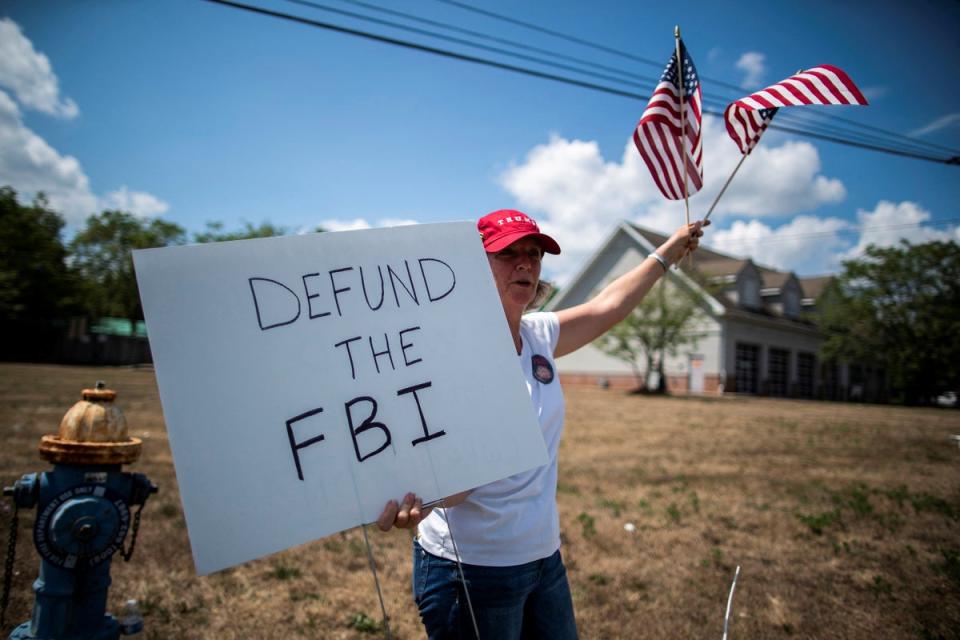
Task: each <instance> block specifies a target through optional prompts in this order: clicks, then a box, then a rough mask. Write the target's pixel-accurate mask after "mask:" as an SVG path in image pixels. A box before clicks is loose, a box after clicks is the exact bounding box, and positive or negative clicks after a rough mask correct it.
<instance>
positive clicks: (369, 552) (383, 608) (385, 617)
mask: <svg viewBox="0 0 960 640" xmlns="http://www.w3.org/2000/svg"><path fill="white" fill-rule="evenodd" d="M360 530H361V531H363V541H364V542H365V543H366V545H367V560H369V562H370V571H372V572H373V582H374V584H375V585H377V598H379V599H380V611H381V613H383V633H384V635H386V637H387V640H390V639H391V638H392V637H393V636H392V635H391V634H390V616H388V615H387V607H386V606H384V604H383V592H382V591H381V590H380V578H379V577H378V576H377V563H376V562H375V561H374V559H373V550H372V549H371V548H370V538H368V537H367V525H365V524H361V525H360Z"/></svg>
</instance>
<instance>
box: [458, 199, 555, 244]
mask: <svg viewBox="0 0 960 640" xmlns="http://www.w3.org/2000/svg"><path fill="white" fill-rule="evenodd" d="M477 229H478V230H479V231H480V235H481V236H482V237H483V248H484V249H486V251H487V253H496V252H497V251H500V250H501V249H505V248H506V247H508V246H510V245H511V244H513V243H514V242H516V241H517V240H519V239H521V238H526V237H527V236H534V237H535V238H536V239H537V240H539V241H540V246H541V247H542V248H543V250H544V251H546V252H547V253H553V254H557V253H560V245H559V244H557V241H556V240H554V239H553V238H551V237H550V236H548V235H547V234H545V233H540V227H538V226H537V221H536V220H534V219H533V218H531V217H530V216H528V215H527V214H525V213H523V212H522V211H514V210H513V209H500V210H499V211H494V212H493V213H488V214H487V215H485V216H483V217H482V218H480V219H479V220H477Z"/></svg>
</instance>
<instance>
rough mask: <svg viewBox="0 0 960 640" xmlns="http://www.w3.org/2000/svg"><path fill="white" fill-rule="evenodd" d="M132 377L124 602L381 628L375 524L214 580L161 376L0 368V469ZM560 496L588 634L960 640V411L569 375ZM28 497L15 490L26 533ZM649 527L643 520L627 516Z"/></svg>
mask: <svg viewBox="0 0 960 640" xmlns="http://www.w3.org/2000/svg"><path fill="white" fill-rule="evenodd" d="M97 379H104V380H106V381H107V382H108V383H109V386H111V387H112V388H114V389H116V390H117V391H118V392H119V394H120V395H119V397H118V404H119V405H120V406H121V407H122V408H123V410H124V412H125V413H126V416H127V420H128V423H129V424H130V426H131V432H132V434H133V435H137V436H142V437H143V438H144V440H145V454H144V456H143V458H142V459H141V460H140V461H139V462H138V463H136V464H135V465H133V466H132V467H131V468H130V470H133V471H140V472H142V473H146V474H147V475H148V476H149V477H150V478H151V479H152V480H153V481H154V482H155V483H156V484H158V485H159V486H160V493H159V494H158V495H156V496H154V497H152V498H151V499H150V501H149V502H148V504H147V507H146V509H145V510H144V515H143V522H142V525H141V530H140V538H139V541H138V543H137V551H136V554H135V555H134V557H133V559H132V561H131V562H130V563H124V562H123V561H122V560H121V559H120V558H119V557H115V560H114V564H113V586H112V588H111V592H110V603H111V607H110V608H111V610H112V611H117V610H118V609H119V608H120V605H121V603H122V602H123V601H124V600H125V599H126V598H137V599H138V600H140V602H141V604H142V607H143V611H144V614H145V620H146V627H147V629H146V633H145V636H146V637H147V638H157V639H160V638H162V639H167V638H211V639H213V638H217V639H226V640H228V639H234V638H237V639H239V638H256V639H259V638H372V637H382V635H383V634H382V631H380V630H379V624H378V621H379V605H378V604H377V599H376V593H375V591H374V586H373V579H372V577H371V575H370V572H369V569H368V567H367V560H366V554H365V550H364V546H363V538H362V535H361V533H360V531H359V530H354V531H349V532H346V533H343V534H339V535H335V536H331V537H330V538H327V539H325V540H320V541H317V542H314V543H311V544H308V545H305V546H302V547H299V548H296V549H293V550H290V551H287V552H284V553H281V554H278V555H275V556H272V557H269V558H265V559H262V560H259V561H256V562H252V563H249V564H247V565H244V566H241V567H236V568H234V569H230V570H227V571H223V572H220V573H218V574H215V575H212V576H209V577H204V578H198V577H197V576H196V575H195V574H194V572H193V567H192V562H191V559H190V551H189V542H188V539H187V533H186V528H185V525H184V520H183V516H182V513H181V509H180V500H179V497H178V493H177V484H176V478H175V476H174V471H173V464H172V460H171V455H170V449H169V447H168V444H167V439H166V432H165V430H164V425H163V419H162V415H161V411H160V402H159V398H158V394H157V389H156V385H155V381H154V376H153V372H152V371H150V370H149V369H141V370H135V369H127V368H79V367H53V366H31V365H0V427H2V429H3V436H4V439H3V442H4V446H3V447H2V449H0V471H2V474H0V480H2V481H3V482H4V484H5V485H9V484H12V483H13V482H14V481H15V480H16V479H17V478H18V477H19V476H20V475H21V474H22V473H27V472H31V471H41V470H43V469H45V468H46V465H45V463H44V462H43V461H42V460H41V459H40V458H39V457H38V455H37V454H36V445H37V442H38V440H39V438H40V436H41V435H44V434H47V433H55V432H56V430H57V427H58V425H59V422H60V418H61V417H62V415H63V413H64V412H65V411H66V410H67V408H69V407H70V406H71V405H72V404H73V403H74V402H75V401H76V400H77V399H78V398H79V393H80V389H81V388H82V387H86V386H91V385H92V384H93V382H94V381H95V380H97ZM567 404H568V417H567V433H566V435H565V440H564V443H563V446H562V448H561V460H560V486H559V493H558V497H559V502H560V510H561V518H562V529H563V532H564V533H563V536H564V548H563V552H564V555H565V558H566V561H567V566H568V569H569V571H570V580H571V586H572V588H573V594H574V601H575V605H576V610H577V618H578V622H579V627H580V631H581V636H582V637H583V638H587V639H590V638H720V636H721V634H722V628H723V613H724V609H725V606H726V597H727V591H728V589H729V586H730V580H731V578H732V576H733V572H734V568H735V566H736V565H741V567H742V569H741V576H740V582H739V584H738V588H737V593H736V596H735V600H734V618H733V621H732V623H731V637H732V638H736V639H742V638H750V639H757V638H871V639H874V638H958V637H960V449H958V447H957V445H956V444H955V443H952V442H951V441H950V440H949V436H950V435H951V434H960V411H955V410H936V409H905V408H900V407H884V406H860V405H842V404H827V403H818V402H800V401H785V400H767V399H753V398H750V399H747V398H743V399H741V398H732V399H727V398H724V399H693V398H648V397H641V396H630V395H625V394H623V393H621V392H616V391H603V390H600V389H583V388H571V389H568V390H567ZM9 513H10V500H9V498H7V499H5V501H4V503H3V512H2V514H3V518H2V520H3V528H2V529H0V536H2V538H0V539H2V540H6V539H7V530H8V526H9ZM33 516H34V513H33V512H23V513H22V514H21V518H20V528H19V549H18V554H17V562H16V574H15V576H14V586H13V592H12V596H11V601H10V606H9V609H8V612H7V621H8V623H7V628H5V629H3V630H2V633H3V635H4V637H5V635H6V634H8V633H9V631H10V628H11V627H12V626H13V625H14V624H17V623H19V622H21V621H23V620H26V619H27V618H28V617H29V615H30V606H31V603H32V591H31V589H30V586H31V583H32V581H33V579H34V578H35V577H36V571H37V567H38V556H37V554H36V551H35V550H34V549H33V546H32V539H31V528H32V524H33ZM626 523H633V524H634V525H635V530H634V531H632V532H631V531H628V530H626V529H625V528H624V525H625V524H626ZM370 536H371V541H372V542H373V545H374V547H375V554H376V557H377V561H378V565H379V568H380V575H381V580H382V582H383V587H384V595H385V598H386V605H387V608H388V611H389V613H390V616H391V620H392V627H393V631H394V635H395V637H398V638H420V637H423V633H422V631H421V629H420V627H419V623H418V618H417V614H416V609H415V607H414V605H413V603H412V600H411V596H410V588H409V582H410V559H409V555H410V538H409V535H408V534H407V533H405V532H397V531H394V532H391V533H389V534H382V533H380V532H379V531H376V530H375V528H371V529H370Z"/></svg>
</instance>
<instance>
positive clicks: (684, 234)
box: [553, 220, 710, 358]
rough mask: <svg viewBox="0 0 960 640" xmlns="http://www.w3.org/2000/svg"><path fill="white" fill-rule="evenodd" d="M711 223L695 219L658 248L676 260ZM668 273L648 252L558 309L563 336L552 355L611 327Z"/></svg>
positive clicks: (668, 261)
mask: <svg viewBox="0 0 960 640" xmlns="http://www.w3.org/2000/svg"><path fill="white" fill-rule="evenodd" d="M709 224H710V221H709V220H708V221H707V222H706V224H702V223H701V222H694V223H691V224H689V225H683V226H682V227H680V228H679V229H677V231H676V232H675V233H674V234H673V235H672V236H670V238H668V239H667V241H666V242H664V243H663V244H662V245H660V246H659V247H658V248H657V250H656V253H657V254H658V255H659V256H660V257H661V258H663V260H664V261H665V262H666V264H667V265H672V264H676V263H677V262H679V261H680V260H681V259H682V258H683V257H684V256H685V255H686V254H687V253H689V252H691V251H693V250H694V249H696V248H697V245H698V244H699V242H700V236H702V235H703V231H702V230H701V226H706V225H709ZM665 273H666V267H665V266H664V265H661V264H660V262H659V261H657V260H656V259H655V258H654V257H653V256H652V255H651V256H648V257H647V258H646V259H645V260H644V261H643V262H641V263H640V264H639V265H637V266H636V267H634V268H633V269H631V270H630V271H628V272H627V273H625V274H623V275H622V276H620V277H619V278H617V279H616V280H614V281H613V282H611V283H610V284H609V285H607V286H606V287H604V288H603V290H602V291H601V292H600V293H598V294H597V295H596V296H594V297H593V298H591V299H590V300H587V301H586V302H584V303H583V304H579V305H577V306H575V307H570V308H569V309H562V310H560V311H557V319H558V320H559V321H560V336H559V338H558V340H557V348H556V349H554V352H553V355H554V356H555V357H557V358H559V357H560V356H565V355H567V354H568V353H571V352H573V351H576V350H577V349H579V348H580V347H582V346H583V345H585V344H587V343H589V342H592V341H593V340H595V339H596V338H599V337H600V336H601V335H603V334H604V333H606V332H607V331H609V330H610V328H611V327H613V326H614V325H615V324H617V323H618V322H620V321H621V320H623V319H624V318H626V317H627V315H628V314H629V313H630V312H631V311H632V310H633V308H634V307H636V306H637V305H638V304H640V301H641V300H643V297H644V296H645V295H647V292H648V291H650V289H651V288H652V287H653V285H654V284H656V282H657V280H659V279H660V277H661V276H663V274H665Z"/></svg>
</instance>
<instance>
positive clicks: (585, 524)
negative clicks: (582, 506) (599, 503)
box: [577, 511, 597, 539]
mask: <svg viewBox="0 0 960 640" xmlns="http://www.w3.org/2000/svg"><path fill="white" fill-rule="evenodd" d="M577 522H579V523H580V526H581V527H582V531H583V537H584V538H587V539H590V538H592V537H593V536H595V535H597V521H596V519H594V517H593V516H591V515H590V514H589V513H587V512H586V511H584V512H582V513H581V514H580V515H578V516H577Z"/></svg>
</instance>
